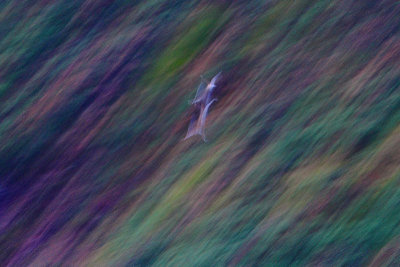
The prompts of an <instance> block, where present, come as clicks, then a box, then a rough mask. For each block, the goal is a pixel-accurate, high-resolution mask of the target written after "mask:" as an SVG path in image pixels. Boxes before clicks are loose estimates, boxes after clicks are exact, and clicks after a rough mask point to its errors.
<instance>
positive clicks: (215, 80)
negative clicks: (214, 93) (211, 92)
mask: <svg viewBox="0 0 400 267" xmlns="http://www.w3.org/2000/svg"><path fill="white" fill-rule="evenodd" d="M220 76H221V72H218V74H217V75H215V76H214V77H213V78H212V79H211V82H210V85H211V87H215V83H216V82H217V80H218V79H219V77H220Z"/></svg>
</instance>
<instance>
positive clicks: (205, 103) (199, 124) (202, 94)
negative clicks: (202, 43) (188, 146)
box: [184, 73, 220, 141]
mask: <svg viewBox="0 0 400 267" xmlns="http://www.w3.org/2000/svg"><path fill="white" fill-rule="evenodd" d="M219 76H220V73H218V74H217V75H215V76H214V78H212V80H211V81H210V82H209V83H207V81H205V80H204V79H203V77H202V81H201V83H200V85H199V87H198V89H197V92H196V96H195V98H194V100H193V101H192V104H193V105H195V107H196V111H197V112H196V113H194V114H193V115H192V118H191V120H190V124H189V128H188V132H187V134H186V137H185V139H184V140H186V139H188V138H189V137H191V136H194V135H201V136H202V138H203V140H204V141H206V138H205V133H204V127H205V122H206V118H207V113H208V110H209V108H210V106H211V104H212V103H213V102H214V101H217V99H216V98H213V96H212V94H213V91H214V88H215V87H216V82H217V79H218V77H219Z"/></svg>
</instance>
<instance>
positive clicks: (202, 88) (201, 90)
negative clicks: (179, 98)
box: [192, 81, 207, 104]
mask: <svg viewBox="0 0 400 267" xmlns="http://www.w3.org/2000/svg"><path fill="white" fill-rule="evenodd" d="M206 87H207V83H206V82H204V81H201V83H200V85H199V87H198V88H197V92H196V96H195V97H194V99H193V101H192V104H194V103H197V102H200V101H201V99H202V97H203V95H204V91H205V89H206Z"/></svg>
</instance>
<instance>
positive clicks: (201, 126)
mask: <svg viewBox="0 0 400 267" xmlns="http://www.w3.org/2000/svg"><path fill="white" fill-rule="evenodd" d="M214 101H217V100H216V99H213V100H211V101H210V103H208V104H207V105H206V106H205V108H204V109H203V110H202V111H201V113H200V115H199V121H198V124H199V126H198V127H199V133H200V134H201V135H202V136H203V137H204V126H205V124H206V118H207V113H208V109H209V108H210V106H211V104H212V103H213V102H214Z"/></svg>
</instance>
